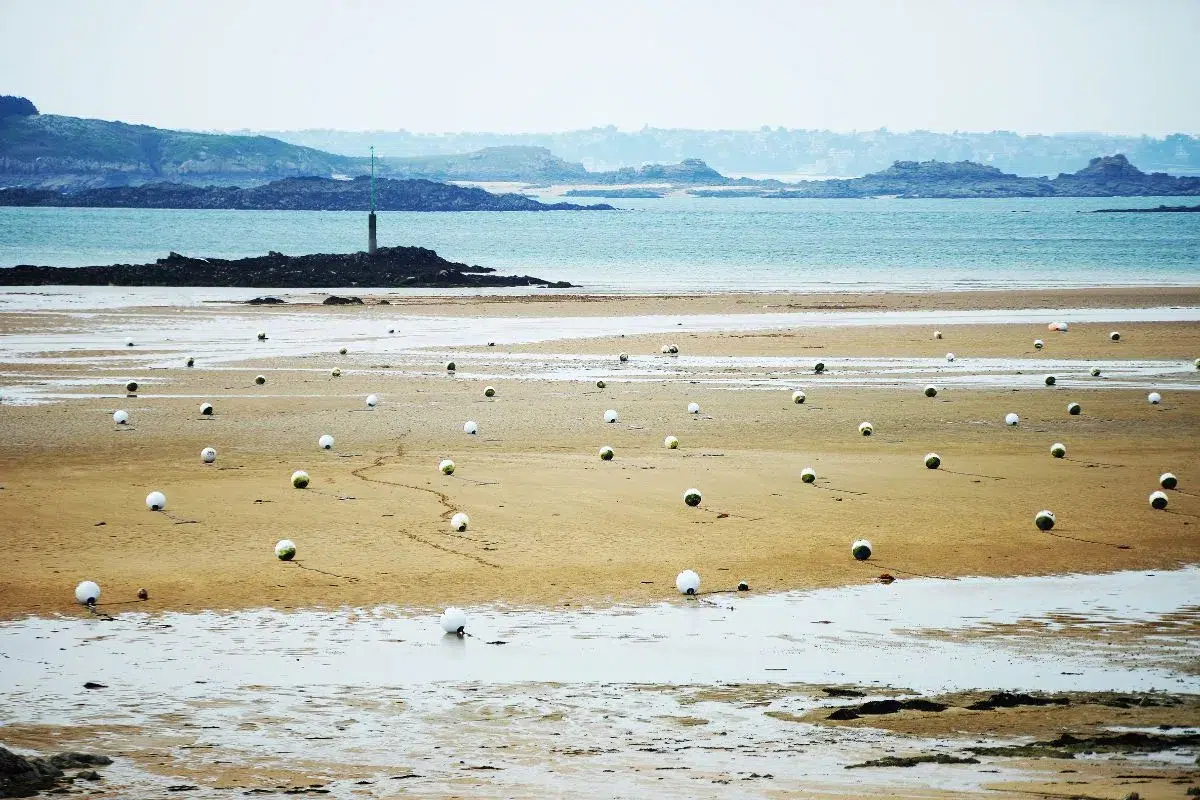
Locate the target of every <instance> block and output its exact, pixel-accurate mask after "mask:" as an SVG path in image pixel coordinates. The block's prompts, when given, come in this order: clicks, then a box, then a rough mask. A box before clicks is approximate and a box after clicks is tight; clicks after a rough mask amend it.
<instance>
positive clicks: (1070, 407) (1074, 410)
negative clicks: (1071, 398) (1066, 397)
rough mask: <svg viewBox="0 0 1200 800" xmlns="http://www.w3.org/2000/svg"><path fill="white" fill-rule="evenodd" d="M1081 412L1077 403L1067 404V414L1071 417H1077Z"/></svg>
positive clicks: (1081, 409)
mask: <svg viewBox="0 0 1200 800" xmlns="http://www.w3.org/2000/svg"><path fill="white" fill-rule="evenodd" d="M1082 412H1083V408H1082V407H1081V406H1080V405H1079V403H1067V413H1068V414H1070V415H1071V416H1072V417H1078V416H1079V415H1080V414H1081V413H1082Z"/></svg>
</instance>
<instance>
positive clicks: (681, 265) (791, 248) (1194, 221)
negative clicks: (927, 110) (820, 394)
mask: <svg viewBox="0 0 1200 800" xmlns="http://www.w3.org/2000/svg"><path fill="white" fill-rule="evenodd" d="M1189 199H1190V198H1157V197H1150V198H1146V197H1141V198H1039V199H1019V200H899V199H877V200H770V199H763V198H746V199H737V200H730V199H712V198H689V197H669V198H664V199H660V200H616V201H612V202H613V205H616V206H618V207H619V208H620V209H621V210H619V211H615V212H546V213H536V212H503V213H500V212H458V213H412V212H381V213H380V214H379V241H380V244H381V245H419V246H422V247H429V248H432V249H434V250H436V251H437V252H438V253H439V254H440V255H442V256H443V257H445V258H448V259H451V260H453V261H462V262H466V263H468V264H477V265H481V266H486V267H493V268H495V269H496V270H497V271H499V272H501V273H505V274H508V273H513V274H529V275H536V276H538V277H542V278H546V279H550V280H566V281H570V282H571V283H575V284H578V285H580V286H581V287H583V288H585V289H587V290H589V291H594V292H637V293H649V292H715V291H754V290H759V291H783V290H789V291H818V292H819V291H841V290H850V291H854V290H864V291H865V290H892V291H907V290H916V291H926V290H968V289H995V288H1014V287H1081V286H1108V285H1120V286H1136V285H1159V286H1181V285H1182V286H1193V285H1200V214H1090V213H1085V212H1088V211H1091V210H1093V209H1097V208H1113V207H1117V208H1130V207H1153V206H1156V205H1159V204H1160V203H1165V204H1168V205H1179V204H1182V203H1184V202H1186V201H1187V200H1189ZM584 202H593V201H591V200H588V201H584ZM365 241H366V215H365V214H362V213H351V212H326V211H317V212H313V211H184V210H152V209H67V208H0V266H12V265H14V264H39V265H49V266H82V265H88V264H110V263H141V262H147V261H153V260H155V259H157V258H161V257H163V256H165V255H166V254H167V253H168V252H169V251H172V250H174V251H177V252H180V253H184V254H187V255H192V256H210V257H224V258H231V257H241V256H249V255H261V254H263V253H266V252H267V251H268V250H278V251H281V252H284V253H288V254H295V255H298V254H303V253H315V252H348V251H352V250H356V249H362V248H363V247H364V246H365ZM360 288H361V287H360Z"/></svg>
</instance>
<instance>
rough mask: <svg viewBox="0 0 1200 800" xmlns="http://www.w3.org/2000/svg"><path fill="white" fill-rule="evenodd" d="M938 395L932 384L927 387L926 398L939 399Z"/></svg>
mask: <svg viewBox="0 0 1200 800" xmlns="http://www.w3.org/2000/svg"><path fill="white" fill-rule="evenodd" d="M937 393H938V390H937V387H936V386H934V385H933V384H932V383H931V384H929V385H928V386H926V387H925V396H926V397H937Z"/></svg>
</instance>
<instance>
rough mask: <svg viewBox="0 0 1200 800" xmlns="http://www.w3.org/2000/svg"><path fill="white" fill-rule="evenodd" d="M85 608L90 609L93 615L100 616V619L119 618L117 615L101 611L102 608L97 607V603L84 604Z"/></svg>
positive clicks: (107, 620)
mask: <svg viewBox="0 0 1200 800" xmlns="http://www.w3.org/2000/svg"><path fill="white" fill-rule="evenodd" d="M84 608H86V609H87V610H88V611H90V612H92V616H95V617H99V618H100V619H102V620H104V621H105V622H116V619H117V618H116V617H114V616H111V615H109V614H106V613H104V612H103V611H101V610H100V609H98V608H96V604H95V603H87V604H86V605H84Z"/></svg>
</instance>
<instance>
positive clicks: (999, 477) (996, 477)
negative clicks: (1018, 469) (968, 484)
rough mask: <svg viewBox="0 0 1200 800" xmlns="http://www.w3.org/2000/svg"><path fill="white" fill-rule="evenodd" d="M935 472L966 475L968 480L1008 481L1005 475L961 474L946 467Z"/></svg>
mask: <svg viewBox="0 0 1200 800" xmlns="http://www.w3.org/2000/svg"><path fill="white" fill-rule="evenodd" d="M934 471H935V472H948V473H950V474H951V475H965V476H967V477H968V478H987V479H988V480H992V481H1003V480H1008V479H1007V478H1005V477H1004V476H1003V475H984V474H983V473H981V472H961V471H960V470H957V469H946V468H945V467H939V468H938V469H937V470H934Z"/></svg>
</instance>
